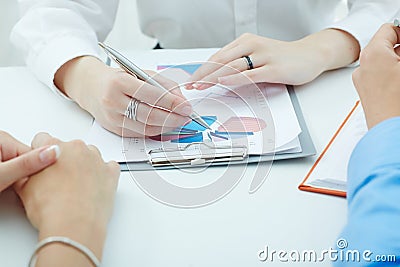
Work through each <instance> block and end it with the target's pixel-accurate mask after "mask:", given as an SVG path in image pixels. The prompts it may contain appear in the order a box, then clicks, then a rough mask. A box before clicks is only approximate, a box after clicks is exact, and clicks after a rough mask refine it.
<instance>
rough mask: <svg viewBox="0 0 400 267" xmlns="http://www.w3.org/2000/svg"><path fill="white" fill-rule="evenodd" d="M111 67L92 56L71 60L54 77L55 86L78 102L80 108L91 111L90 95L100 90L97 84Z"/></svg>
mask: <svg viewBox="0 0 400 267" xmlns="http://www.w3.org/2000/svg"><path fill="white" fill-rule="evenodd" d="M108 69H109V67H108V66H107V65H105V64H104V63H103V62H102V61H100V60H99V59H97V58H95V57H92V56H82V57H77V58H74V59H71V60H70V61H68V62H66V63H65V64H64V65H62V66H61V67H60V69H59V70H58V71H57V72H56V74H55V76H54V84H55V85H56V86H57V88H58V89H59V90H60V91H62V92H63V93H64V94H66V95H67V96H69V97H70V98H71V99H73V100H74V101H76V102H77V103H78V104H79V106H81V107H82V108H84V109H86V110H90V106H91V105H90V99H91V97H88V96H87V95H88V94H90V93H91V92H90V91H91V90H93V88H98V85H96V82H97V81H98V80H99V77H102V73H103V72H105V71H107V70H108Z"/></svg>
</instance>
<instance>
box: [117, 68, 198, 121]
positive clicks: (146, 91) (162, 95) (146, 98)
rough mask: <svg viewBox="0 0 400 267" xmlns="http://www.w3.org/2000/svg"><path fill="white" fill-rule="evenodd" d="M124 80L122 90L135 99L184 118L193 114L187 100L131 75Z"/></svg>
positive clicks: (124, 77)
mask: <svg viewBox="0 0 400 267" xmlns="http://www.w3.org/2000/svg"><path fill="white" fill-rule="evenodd" d="M121 79H124V80H123V82H122V85H123V87H121V90H122V92H123V93H124V94H126V95H128V96H130V97H133V98H135V99H137V100H140V101H142V102H145V103H147V104H150V105H153V106H158V107H161V108H165V109H167V110H170V111H173V112H175V113H178V114H181V115H183V116H189V115H191V114H192V107H191V105H190V103H189V101H187V100H186V99H185V98H183V97H180V96H177V95H176V94H173V93H171V92H169V90H168V89H167V88H166V89H167V90H164V89H163V88H159V87H157V86H153V85H151V84H149V83H146V82H144V81H141V80H138V79H135V78H134V77H132V76H130V75H124V76H121ZM132 84H135V89H134V91H133V92H132Z"/></svg>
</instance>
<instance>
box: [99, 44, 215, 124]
mask: <svg viewBox="0 0 400 267" xmlns="http://www.w3.org/2000/svg"><path fill="white" fill-rule="evenodd" d="M99 46H101V47H102V48H103V49H104V51H105V52H106V54H107V55H108V56H109V57H110V58H111V59H112V60H114V61H115V63H117V64H118V65H119V66H120V67H121V68H122V69H123V70H125V71H126V72H127V73H129V74H131V75H133V76H136V77H137V78H138V79H140V80H142V81H144V82H147V83H149V84H151V85H153V86H156V87H158V88H160V89H163V90H164V91H166V92H168V89H166V88H165V87H164V86H162V85H161V84H160V83H158V82H157V81H156V80H154V79H153V78H151V77H150V75H148V74H147V73H146V72H144V71H143V70H142V69H140V68H139V67H138V66H136V65H135V64H134V63H133V62H131V61H130V60H129V59H127V58H126V57H124V56H123V55H122V54H121V53H119V52H118V51H116V50H115V49H113V48H111V47H109V46H108V45H105V44H103V43H100V42H99ZM189 117H190V118H191V119H192V120H193V121H194V122H196V123H197V124H199V125H201V126H203V127H204V128H206V129H208V130H211V128H210V126H209V125H208V124H207V122H205V121H204V120H203V119H202V118H201V116H200V115H199V114H197V113H196V112H194V111H193V113H192V115H190V116H189Z"/></svg>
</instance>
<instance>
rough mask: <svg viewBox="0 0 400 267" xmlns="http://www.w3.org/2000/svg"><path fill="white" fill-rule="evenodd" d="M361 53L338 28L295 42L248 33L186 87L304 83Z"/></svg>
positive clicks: (214, 56) (201, 69) (213, 60)
mask: <svg viewBox="0 0 400 267" xmlns="http://www.w3.org/2000/svg"><path fill="white" fill-rule="evenodd" d="M338 49H341V50H338ZM358 53H359V45H358V42H357V41H356V40H355V39H354V38H353V37H352V36H351V35H349V34H348V33H345V32H343V31H340V30H335V29H327V30H324V31H321V32H318V33H315V34H312V35H309V36H307V37H305V38H303V39H301V40H298V41H293V42H284V41H279V40H274V39H270V38H265V37H261V36H258V35H254V34H248V33H247V34H244V35H242V36H241V37H239V38H238V39H236V40H235V41H233V42H232V43H230V44H228V45H227V46H225V47H224V48H222V49H221V50H220V51H218V52H217V53H216V54H214V55H213V56H212V57H211V58H210V59H209V60H208V62H207V63H205V64H203V65H202V66H201V67H200V68H199V69H198V70H197V71H196V72H195V73H194V74H193V76H192V78H191V82H192V83H191V84H189V85H188V86H187V87H186V88H187V89H191V88H195V89H199V90H203V89H206V88H209V87H210V86H212V85H213V84H216V83H220V84H222V85H227V86H229V85H243V84H249V83H253V82H255V83H258V82H270V83H283V84H292V85H299V84H304V83H307V82H310V81H312V80H314V79H315V78H316V77H317V76H319V75H320V74H321V73H322V72H324V71H326V70H329V69H334V68H339V67H343V66H346V65H348V64H350V63H352V62H353V61H355V60H356V59H357V58H358ZM245 56H248V57H250V60H251V61H252V63H253V67H254V69H250V68H249V65H248V62H247V60H246V59H245V58H244V57H245Z"/></svg>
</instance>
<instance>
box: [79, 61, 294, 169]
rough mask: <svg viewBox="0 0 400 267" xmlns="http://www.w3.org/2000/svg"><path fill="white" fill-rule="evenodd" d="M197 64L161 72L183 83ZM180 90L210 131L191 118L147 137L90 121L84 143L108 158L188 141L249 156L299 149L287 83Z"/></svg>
mask: <svg viewBox="0 0 400 267" xmlns="http://www.w3.org/2000/svg"><path fill="white" fill-rule="evenodd" d="M198 67H199V65H198V64H185V65H176V66H171V65H160V66H158V70H159V71H160V73H161V75H163V76H165V77H168V78H170V79H172V80H174V81H176V82H177V83H178V84H180V85H182V84H184V83H185V82H186V81H187V80H188V79H189V78H190V76H191V74H192V73H193V72H194V71H195V70H196V69H197V68H198ZM182 93H183V94H184V95H185V97H186V98H187V99H188V100H189V101H190V102H191V104H192V106H193V109H194V110H195V111H196V112H197V113H198V114H201V115H202V116H203V119H204V120H205V121H206V122H207V123H208V124H209V126H210V127H211V129H212V131H209V130H206V129H205V128H204V127H202V126H200V125H198V124H197V123H195V122H191V123H189V124H187V125H185V126H183V127H180V128H177V129H175V130H173V131H172V132H167V133H163V134H162V135H159V136H154V137H150V138H121V137H119V136H117V135H114V134H112V133H110V132H108V131H106V130H104V129H103V128H102V127H101V126H100V125H98V124H97V123H96V122H95V123H94V125H93V127H92V129H91V131H90V133H89V135H88V138H87V139H86V141H87V142H88V143H91V144H94V145H96V146H98V147H99V149H100V151H101V152H102V155H103V157H104V158H105V159H106V160H116V161H119V162H143V161H148V160H149V152H150V151H152V150H155V149H160V148H162V149H177V148H182V147H185V146H187V145H188V144H191V143H197V142H199V143H201V142H211V143H212V144H213V145H214V146H216V147H227V146H231V147H232V146H246V147H247V153H248V154H249V155H264V154H278V153H299V152H301V145H300V142H299V139H298V136H299V134H300V133H301V128H300V125H299V123H298V120H297V116H296V113H295V110H294V108H293V105H292V102H291V99H290V96H289V93H288V91H287V88H286V86H284V85H279V84H258V85H255V84H252V85H246V86H241V87H237V88H227V87H223V86H220V85H215V86H213V87H210V88H209V89H206V90H203V91H198V90H185V89H182Z"/></svg>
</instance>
